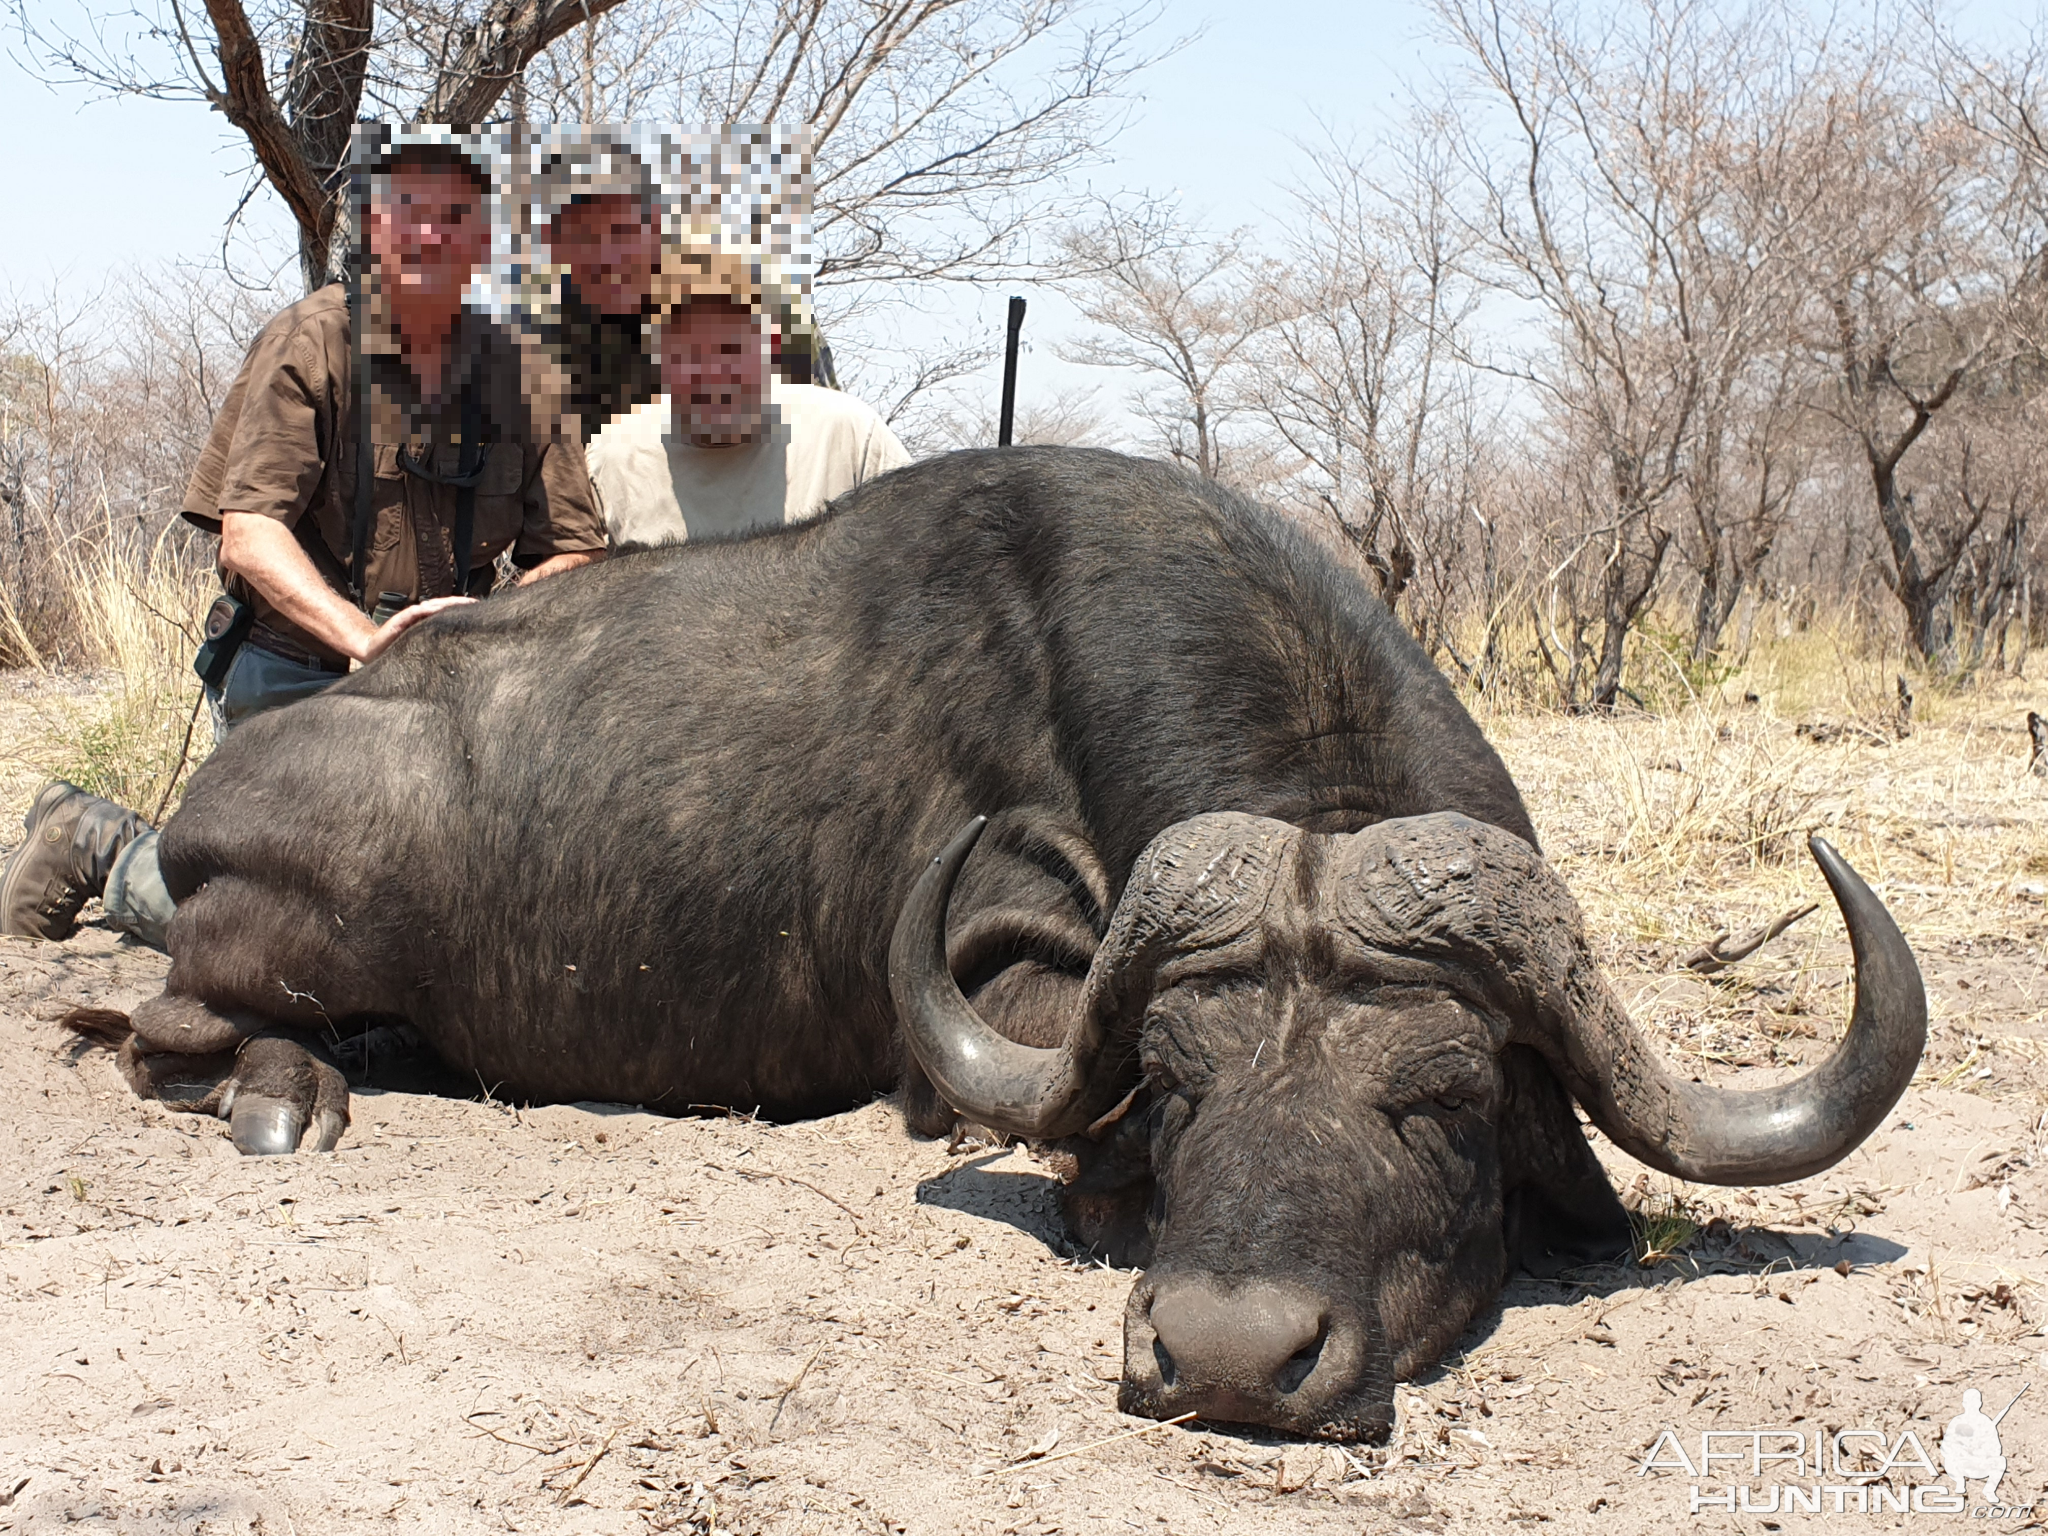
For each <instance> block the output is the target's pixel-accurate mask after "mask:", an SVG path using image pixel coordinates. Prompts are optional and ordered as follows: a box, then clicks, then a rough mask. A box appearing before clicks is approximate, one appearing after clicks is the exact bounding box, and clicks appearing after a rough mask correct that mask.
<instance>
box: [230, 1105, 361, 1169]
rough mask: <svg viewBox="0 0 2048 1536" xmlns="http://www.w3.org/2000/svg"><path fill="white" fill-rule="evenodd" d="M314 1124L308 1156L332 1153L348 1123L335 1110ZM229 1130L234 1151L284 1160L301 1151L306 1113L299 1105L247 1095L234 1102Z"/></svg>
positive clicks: (326, 1111)
mask: <svg viewBox="0 0 2048 1536" xmlns="http://www.w3.org/2000/svg"><path fill="white" fill-rule="evenodd" d="M315 1120H316V1122H317V1125H318V1129H317V1131H316V1132H315V1134H314V1136H313V1139H312V1141H310V1142H309V1143H307V1145H306V1150H307V1151H308V1152H332V1151H333V1150H334V1144H335V1143H336V1142H338V1141H340V1140H341V1133H342V1131H343V1129H344V1128H345V1125H346V1122H345V1121H343V1119H342V1118H341V1116H340V1115H337V1114H336V1113H335V1112H334V1111H333V1110H331V1109H329V1110H322V1111H321V1112H320V1113H319V1114H318V1115H317V1116H315ZM228 1129H229V1132H230V1133H231V1134H232V1135H233V1137H234V1141H235V1148H236V1150H237V1151H239V1152H241V1153H242V1154H243V1155H244V1156H247V1157H282V1156H284V1155H285V1154H286V1153H288V1152H296V1151H297V1150H298V1149H299V1138H300V1137H301V1136H302V1135H304V1134H305V1130H306V1112H305V1111H304V1110H303V1109H301V1108H300V1107H299V1106H298V1105H296V1104H290V1103H286V1102H285V1101H284V1100H282V1099H273V1098H271V1097H270V1096H269V1095H268V1094H258V1093H245V1094H241V1095H239V1096H238V1097H237V1098H236V1099H235V1101H234V1108H233V1109H232V1110H231V1111H230V1112H229V1114H228Z"/></svg>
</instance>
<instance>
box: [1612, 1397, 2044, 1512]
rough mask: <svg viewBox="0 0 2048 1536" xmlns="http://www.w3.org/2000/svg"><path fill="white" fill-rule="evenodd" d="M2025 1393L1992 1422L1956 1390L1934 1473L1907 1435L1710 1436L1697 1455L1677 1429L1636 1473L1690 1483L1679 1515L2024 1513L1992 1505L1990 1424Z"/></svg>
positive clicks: (1998, 1477) (1997, 1457) (1994, 1453)
mask: <svg viewBox="0 0 2048 1536" xmlns="http://www.w3.org/2000/svg"><path fill="white" fill-rule="evenodd" d="M2026 1392H2027V1386H2026V1385H2022V1386H2021V1387H2020V1389H2019V1391H2017V1392H2015V1393H2014V1394H2013V1395H2012V1397H2011V1398H2010V1399H2008V1400H2007V1402H2006V1404H2005V1406H2004V1407H2002V1408H2000V1409H1999V1410H1998V1412H1997V1413H1996V1414H1995V1415H1994V1414H1987V1413H1986V1412H1985V1411H1984V1395H1983V1394H1982V1393H1981V1392H1979V1391H1978V1390H1977V1389H1976V1388H1975V1387H1971V1388H1970V1389H1969V1390H1967V1391H1966V1392H1964V1393H1963V1411H1962V1412H1961V1413H1959V1414H1957V1415H1956V1416H1955V1417H1954V1418H1952V1419H1950V1420H1949V1421H1948V1425H1947V1427H1946V1428H1945V1429H1944V1430H1943V1431H1942V1435H1941V1439H1940V1441H1939V1442H1938V1444H1939V1447H1940V1456H1941V1464H1940V1467H1939V1468H1937V1467H1936V1465H1935V1462H1934V1458H1933V1457H1931V1456H1929V1455H1928V1453H1927V1447H1926V1446H1925V1444H1923V1443H1922V1441H1921V1439H1920V1436H1919V1435H1918V1434H1917V1433H1915V1432H1914V1431H1913V1430H1911V1429H1902V1430H1900V1431H1899V1432H1898V1433H1897V1434H1886V1433H1885V1432H1884V1431H1883V1430H1880V1429H1863V1428H1858V1429H1839V1430H1835V1431H1833V1432H1832V1433H1831V1432H1829V1431H1827V1430H1821V1429H1814V1430H1807V1429H1743V1430H1724V1429H1710V1430H1707V1431H1705V1432H1703V1433H1702V1434H1701V1435H1700V1436H1699V1439H1698V1442H1697V1454H1694V1453H1693V1452H1692V1451H1691V1450H1689V1449H1688V1446H1687V1443H1686V1442H1685V1441H1684V1440H1683V1439H1681V1438H1680V1436H1679V1433H1678V1431H1677V1430H1675V1429H1667V1430H1665V1431H1664V1432H1663V1433H1662V1434H1660V1435H1659V1436H1658V1437H1657V1438H1656V1440H1655V1441H1653V1442H1652V1443H1651V1446H1650V1449H1649V1453H1648V1454H1647V1455H1645V1456H1644V1457H1643V1462H1642V1465H1641V1466H1639V1467H1638V1468H1636V1475H1637V1476H1638V1477H1648V1476H1649V1475H1650V1474H1651V1473H1652V1472H1681V1473H1683V1474H1685V1476H1686V1477H1687V1478H1688V1479H1691V1480H1692V1481H1691V1486H1690V1488H1689V1489H1688V1492H1687V1507H1688V1513H1690V1514H1694V1515H1701V1514H1707V1513H1709V1512H1726V1513H1728V1514H1742V1515H1773V1514H1814V1515H1817V1514H1914V1515H1960V1514H1965V1513H1967V1514H1969V1515H1971V1516H1974V1517H1976V1518H1979V1519H2003V1518H2006V1517H2010V1516H2017V1515H2022V1514H2031V1513H2033V1507H2032V1505H2031V1504H2029V1503H2025V1502H2018V1501H2015V1500H2014V1499H2013V1498H2012V1495H2011V1492H2010V1490H2008V1491H2007V1493H2006V1496H2005V1500H2004V1502H2000V1499H1999V1486H2000V1483H2001V1482H2002V1480H2003V1479H2004V1477H2005V1467H2006V1458H2005V1448H2004V1445H2003V1443H2002V1442H2001V1441H2000V1439H1999V1432H1998V1426H1999V1424H2000V1422H2001V1421H2002V1420H2003V1419H2004V1418H2005V1416H2006V1415H2007V1414H2008V1413H2010V1412H2012V1407H2013V1404H2014V1403H2017V1402H2018V1401H2019V1400H2020V1399H2021V1398H2022V1397H2024V1396H2025V1395H2026ZM1943 1474H1946V1476H1947V1477H1948V1479H1949V1481H1948V1482H1943V1481H1942V1477H1943ZM1973 1482H1981V1483H1982V1485H1983V1487H1982V1496H1983V1502H1982V1503H1980V1504H1975V1505H1973V1504H1971V1503H1970V1502H1969V1500H1968V1498H1967V1496H1966V1495H1967V1492H1968V1485H1969V1484H1970V1483H1973Z"/></svg>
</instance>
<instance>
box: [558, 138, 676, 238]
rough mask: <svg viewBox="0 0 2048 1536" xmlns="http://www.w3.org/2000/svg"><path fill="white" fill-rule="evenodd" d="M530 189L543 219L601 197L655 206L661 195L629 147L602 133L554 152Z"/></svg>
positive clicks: (571, 143) (569, 143) (645, 164)
mask: <svg viewBox="0 0 2048 1536" xmlns="http://www.w3.org/2000/svg"><path fill="white" fill-rule="evenodd" d="M529 187H530V189H531V196H532V201H533V207H534V209H535V211H536V212H538V213H539V214H540V215H541V217H542V218H543V219H551V218H553V217H554V216H555V215H556V214H558V213H560V212H561V211H562V210H563V209H564V208H566V207H568V206H569V205H570V204H571V203H575V202H587V201H589V200H590V199H591V198H597V197H631V198H636V199H638V200H639V201H640V202H642V203H647V204H650V205H651V204H652V203H653V202H654V200H655V197H656V195H657V190H658V189H657V187H656V184H655V180H654V172H653V170H652V169H651V168H650V167H649V166H648V164H647V162H646V161H644V160H642V159H641V158H640V157H639V155H637V154H635V153H634V152H633V149H632V147H631V146H630V145H627V144H625V143H622V142H620V141H619V140H618V139H616V138H613V137H611V136H609V135H607V134H604V133H602V132H584V133H582V134H580V135H579V136H578V137H577V138H575V139H573V140H571V141H569V142H567V143H562V144H558V145H556V146H555V147H553V148H551V149H549V150H548V151H547V152H546V154H545V155H543V156H542V158H541V163H540V166H539V168H538V169H537V170H536V171H535V172H534V175H533V179H532V181H531V182H530V183H529Z"/></svg>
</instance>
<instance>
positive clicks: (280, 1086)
mask: <svg viewBox="0 0 2048 1536" xmlns="http://www.w3.org/2000/svg"><path fill="white" fill-rule="evenodd" d="M83 1011H84V1010H81V1012H83ZM71 1022H72V1027H73V1028H75V1029H78V1030H80V1031H81V1032H83V1033H88V1034H94V1035H95V1036H96V1037H97V1038H100V1039H102V1040H107V1033H106V1031H105V1029H104V1028H102V1029H100V1030H95V1029H91V1028H88V1026H87V1024H86V1023H85V1022H84V1021H82V1020H80V1019H78V1018H76V1017H74V1018H73V1020H72V1021H71ZM130 1024H131V1026H132V1030H133V1033H132V1034H131V1035H129V1037H128V1038H127V1039H125V1040H123V1041H121V1043H120V1062H121V1071H122V1074H123V1075H124V1076H125V1077H126V1078H127V1079H128V1083H129V1086H131V1087H132V1088H134V1090H135V1091H136V1093H137V1094H138V1095H139V1096H141V1097H143V1098H149V1099H158V1100H161V1101H162V1102H163V1103H164V1104H165V1105H166V1107H168V1108H171V1109H174V1110H179V1111H181V1112H184V1113H188V1114H210V1115H216V1116H218V1117H219V1118H220V1119H223V1120H225V1121H227V1122H228V1127H229V1131H230V1134H231V1135H232V1136H233V1138H234V1143H235V1146H236V1147H237V1148H238V1149H239V1150H240V1151H242V1152H244V1153H246V1154H248V1155H250V1156H275V1155H278V1154H281V1153H286V1152H291V1151H295V1150H298V1149H299V1148H300V1146H301V1143H302V1142H303V1144H304V1150H306V1151H308V1152H331V1151H333V1150H334V1145H335V1143H336V1142H338V1141H340V1140H341V1133H342V1132H343V1131H344V1130H345V1129H347V1127H348V1120H349V1114H348V1081H347V1079H345V1078H344V1077H343V1076H342V1075H341V1069H340V1068H339V1067H337V1066H336V1065H335V1064H334V1061H333V1059H332V1058H331V1057H329V1056H328V1054H327V1052H326V1051H325V1050H324V1049H322V1048H321V1046H320V1045H319V1044H318V1043H317V1042H316V1041H314V1040H313V1039H311V1038H310V1037H309V1036H307V1035H305V1034H303V1033H301V1032H299V1031H296V1030H290V1029H283V1028H280V1027H278V1026H277V1025H276V1024H274V1023H273V1022H272V1021H271V1020H268V1019H265V1018H263V1017H261V1016H260V1015H257V1014H253V1013H248V1012H244V1011H242V1010H240V1009H223V1008H215V1007H212V1006H210V1005H208V1004H206V1003H202V1002H200V1001H199V1000H198V999H196V998H190V997H172V996H170V995H169V994H164V995H162V996H159V997H153V998H151V999H150V1000H149V1001H148V1002H146V1003H144V1004H143V1005H142V1006H141V1007H139V1008H137V1009H136V1010H135V1014H134V1017H133V1019H132V1020H131V1021H130ZM108 1043H112V1042H111V1041H108ZM215 1074H218V1076H217V1077H216V1078H215V1080H214V1083H213V1086H212V1088H211V1089H210V1090H206V1091H203V1092H199V1093H198V1094H197V1096H195V1089H197V1088H198V1086H199V1082H200V1081H203V1079H204V1078H206V1077H213V1076H214V1075H215Z"/></svg>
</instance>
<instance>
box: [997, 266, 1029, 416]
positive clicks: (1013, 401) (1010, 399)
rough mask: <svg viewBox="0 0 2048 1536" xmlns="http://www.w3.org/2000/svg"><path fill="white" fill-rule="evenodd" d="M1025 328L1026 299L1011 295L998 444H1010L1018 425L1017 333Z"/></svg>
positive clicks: (1004, 351)
mask: <svg viewBox="0 0 2048 1536" xmlns="http://www.w3.org/2000/svg"><path fill="white" fill-rule="evenodd" d="M1023 329H1024V301H1023V300H1022V299H1021V298H1019V297H1017V295H1015V294H1012V295H1010V339H1009V342H1008V344H1007V345H1006V346H1005V347H1004V348H1003V413H1002V416H1001V417H1000V418H999V419H998V420H997V422H996V446H997V447H998V448H1007V447H1009V446H1010V435H1011V430H1012V429H1013V428H1014V427H1015V426H1016V425H1017V335H1018V333H1019V332H1020V331H1022V330H1023Z"/></svg>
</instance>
